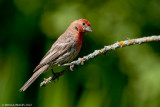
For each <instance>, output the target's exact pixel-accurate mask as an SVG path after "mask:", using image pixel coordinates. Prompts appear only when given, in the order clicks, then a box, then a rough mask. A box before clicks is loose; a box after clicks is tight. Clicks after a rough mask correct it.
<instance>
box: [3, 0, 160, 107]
mask: <svg viewBox="0 0 160 107" xmlns="http://www.w3.org/2000/svg"><path fill="white" fill-rule="evenodd" d="M0 14H1V15H0V104H32V106H33V107H35V106H36V107H160V43H159V42H154V43H146V44H143V45H134V46H129V47H126V48H123V49H118V50H115V51H112V52H108V53H106V55H101V56H99V57H96V58H95V59H92V60H90V61H89V62H87V63H86V64H85V65H84V66H81V67H78V68H77V69H75V70H74V72H68V73H66V74H65V75H64V76H62V77H60V79H59V81H58V82H56V83H54V82H52V83H50V84H48V85H47V86H46V87H43V88H40V87H39V84H40V82H41V81H42V80H43V78H44V77H48V76H49V75H52V74H51V72H47V73H45V74H43V75H41V77H40V78H39V79H38V80H37V81H36V82H34V83H33V85H32V86H31V87H29V88H28V90H27V91H26V92H19V89H20V88H21V86H22V85H23V84H24V83H25V82H26V81H27V80H28V79H29V78H30V76H31V75H32V73H33V72H32V71H33V69H34V67H35V66H36V65H37V64H38V63H39V61H40V60H41V58H42V57H43V56H44V55H45V53H46V52H47V50H49V48H50V47H51V45H52V43H53V42H54V41H55V40H56V38H58V36H59V35H61V34H62V33H63V32H64V31H65V30H66V28H67V27H68V26H69V24H70V23H71V22H72V21H73V20H77V19H79V18H85V19H87V20H89V21H90V23H91V26H92V30H93V32H92V33H87V34H86V35H85V36H84V41H83V47H82V50H81V52H80V55H79V57H82V56H84V55H87V54H89V53H91V52H93V51H94V50H95V49H100V48H102V47H103V46H104V45H109V44H112V43H115V42H116V41H121V40H125V39H126V38H127V37H128V38H138V37H142V36H151V35H158V34H160V1H159V0H106V1H105V0H97V1H96V0H79V1H75V0H70V1H67V0H57V1H55V0H0Z"/></svg>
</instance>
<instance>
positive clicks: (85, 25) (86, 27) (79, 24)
mask: <svg viewBox="0 0 160 107" xmlns="http://www.w3.org/2000/svg"><path fill="white" fill-rule="evenodd" d="M71 25H73V26H72V27H74V29H75V30H76V31H78V32H79V33H81V32H92V29H91V25H90V23H89V21H87V20H86V19H79V20H76V21H74V22H72V24H71Z"/></svg>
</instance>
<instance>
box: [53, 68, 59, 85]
mask: <svg viewBox="0 0 160 107" xmlns="http://www.w3.org/2000/svg"><path fill="white" fill-rule="evenodd" d="M51 71H52V74H53V77H52V79H53V80H55V79H56V78H57V80H59V76H60V73H55V72H54V71H53V69H51ZM54 82H55V81H54Z"/></svg>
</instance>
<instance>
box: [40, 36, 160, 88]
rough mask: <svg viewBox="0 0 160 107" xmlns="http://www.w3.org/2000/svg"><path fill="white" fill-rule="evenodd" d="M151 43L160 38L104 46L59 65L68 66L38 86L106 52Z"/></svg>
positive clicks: (154, 37)
mask: <svg viewBox="0 0 160 107" xmlns="http://www.w3.org/2000/svg"><path fill="white" fill-rule="evenodd" d="M152 41H160V36H159V35H158V36H149V37H142V38H137V39H127V40H124V41H120V42H116V43H114V44H112V45H108V46H104V48H102V49H99V50H95V51H94V52H93V53H90V54H89V55H87V56H84V57H82V58H78V60H75V61H72V62H71V63H66V64H63V65H59V66H69V68H67V69H65V70H63V71H61V72H60V73H57V74H56V75H54V76H53V77H49V78H48V79H44V81H43V82H42V83H41V84H40V86H45V85H46V84H48V83H50V82H51V81H52V80H56V79H58V78H59V77H60V76H62V75H63V74H64V73H66V72H67V71H73V68H74V67H75V66H79V65H83V64H84V63H85V62H86V61H88V60H90V59H93V58H95V57H96V56H98V55H101V54H104V53H106V52H107V51H111V50H115V49H117V48H122V47H126V46H130V45H135V44H142V43H147V42H152Z"/></svg>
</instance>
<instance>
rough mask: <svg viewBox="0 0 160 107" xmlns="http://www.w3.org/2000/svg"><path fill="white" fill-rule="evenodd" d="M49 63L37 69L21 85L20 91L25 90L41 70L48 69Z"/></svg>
mask: <svg viewBox="0 0 160 107" xmlns="http://www.w3.org/2000/svg"><path fill="white" fill-rule="evenodd" d="M48 67H49V65H45V66H43V67H41V68H40V69H39V70H37V71H36V72H35V73H34V74H33V75H32V77H31V78H30V79H29V80H28V81H27V82H26V83H25V84H24V85H23V87H22V88H21V89H20V91H25V90H26V89H27V88H28V87H29V86H30V85H31V84H32V83H33V82H34V81H35V80H36V79H37V78H38V77H39V76H40V75H41V74H42V73H43V72H45V71H46V70H47V69H48Z"/></svg>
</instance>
